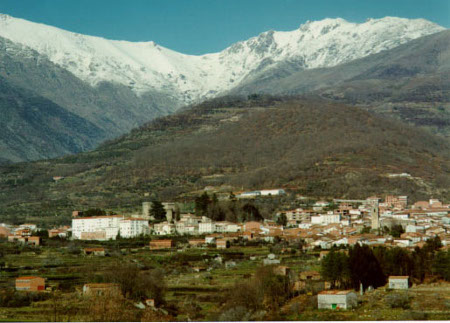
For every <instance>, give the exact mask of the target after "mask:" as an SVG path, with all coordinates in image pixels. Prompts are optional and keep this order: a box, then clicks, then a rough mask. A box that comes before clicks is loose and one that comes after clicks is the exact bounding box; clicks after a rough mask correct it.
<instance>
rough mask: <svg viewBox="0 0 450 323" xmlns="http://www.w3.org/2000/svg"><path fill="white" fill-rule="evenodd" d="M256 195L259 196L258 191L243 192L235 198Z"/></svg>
mask: <svg viewBox="0 0 450 323" xmlns="http://www.w3.org/2000/svg"><path fill="white" fill-rule="evenodd" d="M256 196H261V192H260V191H252V192H243V193H241V194H239V195H238V196H237V198H252V197H256Z"/></svg>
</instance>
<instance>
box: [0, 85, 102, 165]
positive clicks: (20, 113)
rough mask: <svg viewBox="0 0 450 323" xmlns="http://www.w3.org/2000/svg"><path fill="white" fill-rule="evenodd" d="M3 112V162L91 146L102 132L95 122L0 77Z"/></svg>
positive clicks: (0, 109)
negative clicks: (11, 84) (12, 84)
mask: <svg viewBox="0 0 450 323" xmlns="http://www.w3.org/2000/svg"><path fill="white" fill-rule="evenodd" d="M0 114H1V116H2V117H1V118H0V151H1V157H2V159H3V160H0V163H1V162H2V161H12V162H17V161H22V160H31V159H41V158H48V157H57V156H61V155H66V154H73V153H77V152H80V151H83V150H87V149H92V148H93V147H94V146H95V144H96V143H97V142H98V140H99V137H102V134H103V132H102V130H101V129H99V128H97V127H96V126H95V125H94V124H92V123H89V122H88V121H86V120H85V119H83V118H80V117H78V116H77V115H74V114H73V113H70V112H68V111H67V110H65V109H64V108H62V107H60V106H58V105H56V104H55V103H53V102H52V101H49V100H47V99H45V98H42V97H40V96H37V95H34V94H33V93H31V92H30V91H27V90H25V89H20V88H18V87H12V86H10V85H9V84H8V83H7V82H5V80H3V79H2V78H1V77H0ZM103 137H104V135H103Z"/></svg>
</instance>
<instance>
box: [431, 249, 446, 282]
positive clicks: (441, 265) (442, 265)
mask: <svg viewBox="0 0 450 323" xmlns="http://www.w3.org/2000/svg"><path fill="white" fill-rule="evenodd" d="M433 272H434V273H435V274H436V275H439V276H440V277H442V278H443V279H445V280H446V281H450V251H449V250H447V252H444V251H439V252H438V253H437V254H436V257H435V258H434V261H433Z"/></svg>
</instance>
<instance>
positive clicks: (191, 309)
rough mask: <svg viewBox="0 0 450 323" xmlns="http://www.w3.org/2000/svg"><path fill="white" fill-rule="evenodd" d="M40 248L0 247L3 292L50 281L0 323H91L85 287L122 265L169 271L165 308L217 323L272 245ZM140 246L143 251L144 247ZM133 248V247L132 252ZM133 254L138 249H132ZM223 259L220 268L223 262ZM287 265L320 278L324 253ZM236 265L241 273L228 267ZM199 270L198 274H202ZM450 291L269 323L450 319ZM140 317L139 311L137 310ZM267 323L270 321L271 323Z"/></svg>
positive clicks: (308, 302) (368, 297) (286, 260)
mask: <svg viewBox="0 0 450 323" xmlns="http://www.w3.org/2000/svg"><path fill="white" fill-rule="evenodd" d="M46 244H47V246H45V245H44V246H41V247H39V248H36V249H33V248H29V247H19V246H14V245H11V244H9V243H7V242H0V248H1V250H3V253H4V255H3V258H0V259H1V261H3V262H4V268H2V271H1V272H0V289H2V290H12V289H13V287H14V279H15V278H16V277H19V276H23V275H37V276H41V277H44V278H46V285H47V286H49V287H52V291H46V292H44V293H42V294H45V296H44V297H43V298H46V299H40V300H36V301H33V302H31V303H30V304H28V305H26V306H10V307H0V321H55V320H56V321H69V320H70V321H84V320H86V316H85V315H86V313H85V312H86V311H85V308H84V307H85V306H86V299H85V298H84V297H83V296H82V293H81V289H82V286H83V284H85V283H90V282H101V281H102V277H104V276H105V275H107V274H111V273H114V270H115V266H117V265H118V264H126V263H129V264H134V265H136V266H138V267H139V268H140V269H139V270H140V271H141V272H143V273H146V272H148V271H150V270H152V269H157V268H158V269H162V270H163V272H164V277H165V281H166V285H167V289H166V293H165V301H166V304H165V305H164V306H163V307H165V308H167V309H168V311H169V312H170V313H171V319H173V320H188V319H190V320H200V321H202V320H206V321H211V320H218V319H219V317H220V314H221V313H222V312H223V306H224V303H225V302H226V301H227V300H226V299H225V295H226V291H227V289H229V288H233V286H235V284H236V283H239V282H244V281H247V280H249V279H250V278H251V277H252V276H253V275H254V273H255V272H256V270H257V269H258V268H259V267H261V266H262V259H263V258H266V256H267V255H268V254H269V253H270V250H271V245H263V246H233V247H231V248H229V249H226V250H217V249H215V248H199V249H195V248H188V247H186V248H179V249H178V250H163V251H150V250H149V248H148V247H147V246H148V243H147V242H146V241H144V240H143V241H140V242H132V243H130V241H128V242H126V241H125V242H104V243H99V242H96V243H87V242H68V243H67V242H64V243H62V245H63V246H62V247H56V246H54V243H53V246H49V243H46ZM137 244H140V246H139V245H137ZM101 245H103V246H104V247H105V248H106V249H107V250H108V251H109V254H110V255H109V256H105V257H102V256H84V255H82V254H80V253H78V251H77V250H81V248H82V247H86V246H91V247H93V246H96V247H98V246H101ZM127 246H128V247H127ZM129 246H132V247H129ZM218 256H220V257H221V258H222V263H219V262H218V261H217V260H215V259H217V257H218ZM277 258H278V259H280V260H281V264H282V265H286V266H289V267H290V268H291V270H292V271H293V272H294V276H297V273H298V272H301V271H304V270H318V269H319V267H320V264H319V260H318V254H317V253H302V252H300V251H297V252H295V253H293V252H290V253H286V254H278V255H277ZM228 261H233V262H234V263H235V266H231V267H230V266H228V268H227V266H226V265H225V263H226V262H228ZM196 268H199V269H196ZM449 287H450V285H449V284H446V283H441V284H434V285H418V286H414V287H413V288H412V289H410V291H409V292H408V293H409V295H408V299H409V305H408V307H407V308H391V307H390V306H389V304H388V303H387V301H386V299H387V297H388V295H392V294H395V292H393V291H388V290H385V289H384V288H379V289H377V290H374V291H371V292H368V293H366V294H365V295H364V296H362V297H360V299H359V306H358V308H356V309H354V310H348V311H342V310H341V311H327V310H317V309H316V305H314V304H315V303H314V296H311V295H306V294H300V295H299V294H296V295H295V294H293V295H292V297H291V298H290V299H289V300H288V301H287V302H286V303H285V304H284V305H283V306H282V307H281V308H280V309H279V311H278V312H277V313H275V314H274V313H272V314H271V316H268V318H271V319H278V320H380V319H382V320H386V319H392V320H399V319H401V320H410V319H441V320H442V319H449V318H450V288H449ZM135 311H137V312H138V311H140V310H139V309H137V308H135ZM266 318H267V316H266Z"/></svg>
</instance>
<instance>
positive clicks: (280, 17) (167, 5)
mask: <svg viewBox="0 0 450 323" xmlns="http://www.w3.org/2000/svg"><path fill="white" fill-rule="evenodd" d="M0 12H1V13H6V14H9V15H11V16H14V17H18V18H24V19H27V20H31V21H34V22H41V23H45V24H48V25H52V26H56V27H59V28H63V29H66V30H70V31H73V32H78V33H82V34H88V35H95V36H101V37H105V38H109V39H122V40H130V41H150V40H153V41H155V42H156V43H158V44H160V45H162V46H165V47H168V48H170V49H173V50H176V51H179V52H183V53H186V54H204V53H208V52H216V51H220V50H222V49H224V48H226V47H227V46H229V45H230V44H232V43H235V42H237V41H239V40H245V39H248V38H250V37H253V36H256V35H258V34H259V33H261V32H264V31H267V30H271V29H273V30H293V29H296V28H298V27H299V26H300V25H301V24H302V23H304V22H306V21H307V20H320V19H323V18H327V17H329V18H336V17H341V18H344V19H346V20H349V21H352V22H363V21H365V20H366V19H367V18H381V17H385V16H397V17H405V18H425V19H428V20H430V21H433V22H435V23H437V24H439V25H441V26H444V27H446V28H449V27H450V0H159V1H157V0H0Z"/></svg>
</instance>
